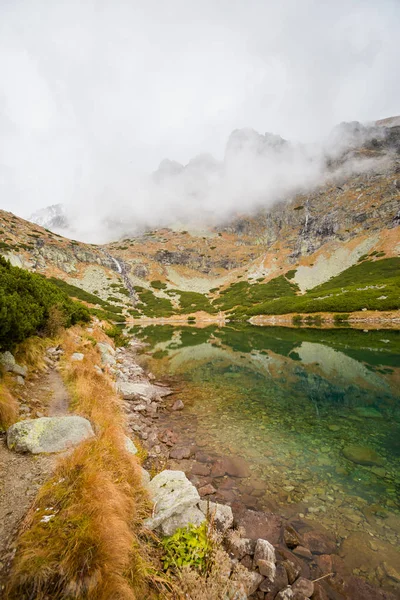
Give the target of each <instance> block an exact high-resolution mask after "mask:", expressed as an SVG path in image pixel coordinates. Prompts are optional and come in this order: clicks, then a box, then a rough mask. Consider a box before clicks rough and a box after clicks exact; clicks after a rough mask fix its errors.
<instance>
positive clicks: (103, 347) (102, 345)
mask: <svg viewBox="0 0 400 600" xmlns="http://www.w3.org/2000/svg"><path fill="white" fill-rule="evenodd" d="M97 347H98V349H99V350H100V352H101V353H102V354H103V352H104V353H105V354H111V355H112V356H114V354H115V350H114V348H113V347H112V346H111V344H107V343H106V342H97Z"/></svg>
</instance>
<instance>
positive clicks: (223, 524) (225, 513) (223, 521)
mask: <svg viewBox="0 0 400 600" xmlns="http://www.w3.org/2000/svg"><path fill="white" fill-rule="evenodd" d="M199 509H200V510H201V512H202V513H203V514H204V515H205V516H207V515H209V517H210V519H211V521H213V523H214V525H215V527H216V528H217V529H218V530H219V531H223V532H224V531H226V530H227V529H229V528H230V527H232V525H233V513H232V509H231V507H230V506H227V505H225V504H218V503H217V502H208V501H207V500H200V502H199Z"/></svg>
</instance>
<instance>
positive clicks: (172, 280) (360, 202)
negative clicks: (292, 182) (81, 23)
mask: <svg viewBox="0 0 400 600" xmlns="http://www.w3.org/2000/svg"><path fill="white" fill-rule="evenodd" d="M399 148H400V127H399V126H392V127H391V128H390V129H389V128H387V133H386V135H385V136H384V137H383V138H380V139H375V140H369V141H368V143H365V144H364V145H362V146H361V147H360V146H357V147H354V148H351V147H349V148H347V150H346V152H345V153H344V154H342V155H341V156H340V157H339V158H337V159H336V160H335V161H331V165H330V171H329V172H328V175H327V176H326V179H325V181H324V182H323V183H322V184H321V185H320V186H319V187H318V188H315V189H313V190H312V191H310V192H307V193H302V194H297V195H295V196H293V197H291V198H285V199H281V200H280V201H279V202H278V201H277V202H276V203H275V205H273V206H272V207H271V208H269V209H268V210H267V209H260V210H259V211H258V212H257V213H256V214H246V202H245V199H244V202H243V211H242V214H240V215H236V216H235V217H233V218H232V219H230V220H229V222H226V223H224V224H222V225H219V226H216V227H208V228H202V229H197V230H195V229H190V230H187V231H185V230H182V229H179V228H176V229H173V228H164V229H158V230H154V231H147V232H145V233H143V234H142V235H140V236H137V237H132V238H125V239H123V240H120V241H116V242H113V243H110V244H107V245H103V246H99V245H94V244H85V243H81V242H77V241H75V240H69V239H67V238H63V237H61V236H60V235H57V234H55V233H52V232H50V231H49V230H47V229H44V228H42V227H40V226H38V225H34V224H32V223H29V222H28V221H24V220H23V219H20V218H18V217H15V216H14V215H12V214H11V213H6V212H4V211H1V212H0V232H1V243H0V251H1V253H2V254H3V255H4V256H5V257H6V258H9V259H10V260H11V262H12V264H14V265H17V266H20V267H23V268H26V269H29V270H31V271H36V272H38V273H42V274H43V275H46V276H47V277H56V278H57V279H60V280H63V281H65V282H66V284H68V285H74V286H76V287H77V288H80V289H81V290H85V291H86V292H89V293H90V294H92V296H91V297H89V296H87V297H82V299H84V300H87V301H88V302H89V303H91V304H93V305H96V304H97V303H98V302H97V300H96V298H97V299H98V300H99V303H100V306H101V304H102V303H103V304H104V303H106V305H107V306H106V307H105V308H107V307H108V308H109V307H114V309H115V308H117V310H118V311H119V312H120V316H121V315H123V316H124V317H126V316H128V315H129V316H130V317H141V316H146V317H170V316H172V315H176V314H178V313H180V314H184V315H188V314H191V313H197V312H199V311H204V312H206V313H209V314H216V313H218V312H220V311H224V312H226V311H232V309H235V308H236V312H237V309H239V310H240V309H241V308H243V306H245V307H246V311H245V313H246V314H247V313H249V314H257V309H258V308H260V309H262V310H259V313H260V314H263V313H267V314H270V313H271V312H272V313H273V314H277V313H279V310H280V309H279V307H280V305H277V304H276V303H275V304H274V305H271V302H272V301H274V300H276V299H277V298H284V299H287V298H288V297H289V298H290V297H295V298H296V300H295V302H294V303H293V302H292V304H291V305H290V306H289V305H288V304H287V302H286V304H285V303H283V304H282V307H283V308H284V310H283V308H282V307H281V308H282V312H291V309H293V311H294V312H296V310H299V311H300V310H302V307H301V306H300V304H301V302H300V299H301V298H302V297H303V299H304V294H306V296H307V298H306V299H308V298H309V296H310V299H311V300H313V301H314V300H315V299H321V298H322V299H323V298H325V297H327V296H326V295H325V296H324V295H321V294H320V293H319V292H320V290H321V292H326V290H325V288H324V285H325V287H326V285H327V282H329V280H331V278H337V277H338V276H339V275H340V274H341V273H345V272H347V270H348V269H350V273H353V271H351V269H352V268H353V269H354V268H355V267H356V266H357V265H359V264H360V263H363V264H365V263H366V264H367V266H368V264H369V263H372V262H373V263H374V267H373V278H374V281H375V287H376V289H380V288H379V286H380V285H381V286H383V287H385V286H388V288H387V290H388V289H389V288H390V290H391V291H390V293H389V292H388V293H386V292H385V293H383V292H381V293H380V294H379V295H378V296H376V298H374V302H373V306H372V305H371V306H369V305H368V303H367V300H368V299H370V294H368V295H366V294H364V295H363V296H362V298H361V299H360V298H358V296H359V295H360V294H358V292H361V291H362V288H357V289H356V290H353V291H352V293H353V292H354V293H355V292H357V293H356V294H355V296H356V297H357V302H356V305H357V306H358V308H357V307H356V308H352V307H353V304H351V303H350V304H349V303H347V304H346V303H345V304H343V306H341V305H340V302H341V299H339V301H338V303H336V304H335V305H334V308H327V309H326V310H338V311H340V310H342V311H343V310H344V311H347V310H360V309H361V308H362V307H364V305H365V306H366V308H373V309H375V310H376V309H378V310H380V309H381V310H392V309H393V308H398V305H399V301H398V292H397V291H396V289H397V288H396V286H397V283H396V282H397V278H396V276H397V275H398V262H396V261H397V260H398V256H399V254H400V238H399V229H398V225H399V224H400V154H399ZM387 259H393V260H392V262H389V263H388V262H387ZM381 260H383V262H382V264H380V263H379V265H376V263H377V262H378V261H381ZM385 261H386V262H385ZM354 273H356V277H355V279H354V281H353V282H352V283H354V284H357V285H364V286H365V285H368V278H369V277H370V275H369V271H368V269H367V268H365V266H364V267H363V268H362V269H356V271H354ZM380 273H381V274H382V277H383V279H385V281H380V279H379V277H380V275H379V274H380ZM371 276H372V275H371ZM387 280H390V281H387ZM332 281H333V282H335V281H336V283H337V286H339V288H343V285H344V286H345V287H346V286H347V287H346V290H345V292H346V293H347V292H349V291H351V290H349V289H347V288H348V286H349V285H350V283H351V282H350V281H349V279H348V277H347V279H346V276H345V278H344V281H345V282H346V283H345V284H343V281H342V280H340V278H339V279H333V280H332ZM321 286H322V287H321ZM328 288H329V286H328ZM328 288H327V289H328ZM382 289H383V288H382ZM313 290H315V294H314V292H313ZM332 290H334V288H333V287H332V285H330V292H329V294H330V295H331V296H332V295H335V296H340V295H341V294H338V293H336V292H335V291H334V292H332ZM365 290H367V288H366V287H365ZM387 290H386V291H387ZM69 291H70V292H71V294H72V295H74V294H75V295H77V296H78V297H79V292H78V293H77V292H74V289H73V288H71V289H70V290H69ZM329 294H328V296H329ZM342 295H343V294H342ZM353 295H354V294H353ZM375 295H376V294H375ZM343 298H344V296H343ZM346 298H347V299H348V298H350V296H347V297H346ZM379 299H380V300H381V301H382V302H381V304H380V303H379V302H378V300H379ZM361 300H365V303H364V304H363V303H362V302H361ZM299 302H300V304H299ZM268 303H269V304H268ZM289 304H290V303H289ZM303 304H304V302H303ZM354 306H355V305H354ZM118 307H119V308H118ZM296 307H297V308H296ZM349 307H350V308H349ZM303 308H304V307H303ZM309 308H310V306H309V304H307V303H306V305H305V310H304V311H305V312H309ZM248 309H251V310H250V312H249V310H248ZM264 309H265V310H264ZM289 309H290V310H289ZM315 310H318V311H319V310H324V306H323V305H322V304H320V305H319V304H317V305H316V307H315V306H314V309H313V310H311V312H313V311H314V312H315ZM242 313H243V311H242Z"/></svg>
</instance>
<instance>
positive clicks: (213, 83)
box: [0, 0, 400, 217]
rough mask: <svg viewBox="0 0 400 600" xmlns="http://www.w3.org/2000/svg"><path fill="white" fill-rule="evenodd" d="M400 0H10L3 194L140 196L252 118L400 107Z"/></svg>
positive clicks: (2, 117) (262, 123)
mask: <svg viewBox="0 0 400 600" xmlns="http://www.w3.org/2000/svg"><path fill="white" fill-rule="evenodd" d="M399 31H400V2H399V0H379V1H378V0H325V1H322V0H280V1H277V0H273V1H272V0H236V1H235V0H201V1H199V0H197V1H194V0H168V1H167V2H166V1H165V0H146V1H143V0H141V1H139V0H107V1H106V0H103V1H96V0H92V1H91V0H85V1H84V2H82V0H68V1H65V0H47V1H44V0H21V1H18V0H0V208H4V209H6V210H10V211H12V212H15V213H17V214H19V215H21V216H25V217H27V216H29V215H30V214H31V213H32V212H33V211H34V210H36V209H38V208H41V207H43V206H47V205H49V204H54V203H58V202H62V203H65V204H66V205H71V204H75V205H77V204H78V205H79V204H80V203H84V204H90V205H91V206H95V205H96V204H97V203H100V202H104V201H106V202H110V203H113V202H118V199H119V198H120V197H121V198H123V200H124V202H127V201H129V197H130V194H131V193H132V195H133V196H134V192H133V191H132V188H131V186H132V185H133V183H132V182H133V179H132V176H133V173H138V172H145V171H146V172H147V171H152V170H155V169H156V168H157V166H158V163H159V162H160V161H161V160H162V159H163V158H165V157H169V158H171V159H175V160H178V161H180V162H183V163H185V162H187V161H188V160H189V159H190V158H191V157H192V156H194V155H196V154H199V153H202V152H211V153H212V154H214V155H215V156H216V157H217V158H222V156H223V151H224V146H225V143H226V140H227V138H228V136H229V134H230V132H231V131H232V130H233V129H235V128H240V127H253V128H255V129H256V130H258V131H260V132H262V133H264V132H265V131H271V132H274V133H279V134H281V135H282V136H283V137H285V138H290V139H295V140H304V141H307V140H312V139H315V138H316V137H318V136H321V135H322V134H323V133H324V132H326V131H327V130H329V129H330V128H331V127H332V126H333V125H334V124H336V123H338V122H340V121H343V120H360V121H368V120H375V119H379V118H383V117H387V116H391V115H394V114H399V112H400V110H399V102H400V77H399V56H400V42H399V39H400V36H399Z"/></svg>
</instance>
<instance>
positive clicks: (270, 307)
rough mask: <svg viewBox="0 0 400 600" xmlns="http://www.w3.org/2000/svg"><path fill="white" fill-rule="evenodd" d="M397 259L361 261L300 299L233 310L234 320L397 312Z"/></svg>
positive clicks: (280, 299)
mask: <svg viewBox="0 0 400 600" xmlns="http://www.w3.org/2000/svg"><path fill="white" fill-rule="evenodd" d="M399 273H400V259H399V258H385V259H382V260H375V261H364V262H362V263H357V264H356V265H353V266H352V267H350V268H348V269H346V270H345V271H343V272H342V273H340V274H339V275H337V276H335V277H332V278H331V279H330V280H329V281H327V282H326V283H323V284H321V285H319V286H317V287H316V288H314V289H312V290H310V291H309V292H307V293H306V294H303V295H302V296H295V295H291V296H289V295H286V296H284V295H283V296H281V297H278V298H275V299H270V300H267V301H264V302H260V303H254V304H253V305H252V306H251V307H248V304H247V305H243V304H242V306H241V307H239V308H237V309H236V310H235V313H234V314H235V316H236V317H237V318H245V317H247V316H251V315H257V314H287V313H292V312H294V313H315V312H334V313H342V312H343V313H350V312H354V311H359V310H362V309H363V308H366V309H368V310H397V309H398V308H400V275H399Z"/></svg>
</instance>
